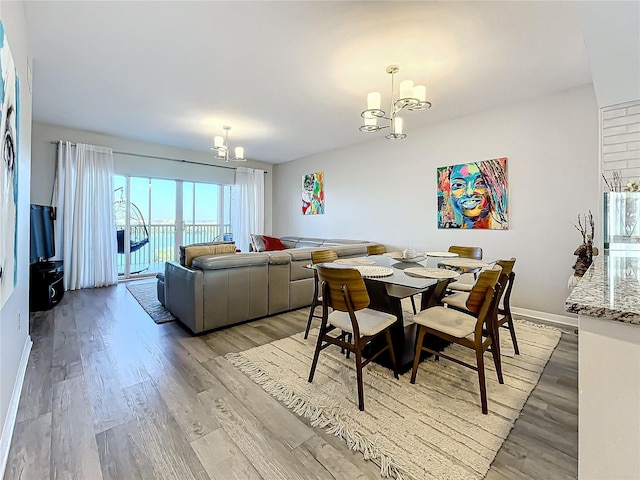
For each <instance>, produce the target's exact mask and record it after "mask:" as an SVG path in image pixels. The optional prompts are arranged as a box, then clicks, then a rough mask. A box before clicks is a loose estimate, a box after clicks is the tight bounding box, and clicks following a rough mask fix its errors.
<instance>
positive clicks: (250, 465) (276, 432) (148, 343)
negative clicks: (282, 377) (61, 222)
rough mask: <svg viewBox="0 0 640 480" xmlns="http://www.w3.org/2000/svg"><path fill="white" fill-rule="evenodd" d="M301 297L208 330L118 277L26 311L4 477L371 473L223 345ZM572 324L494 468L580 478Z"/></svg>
mask: <svg viewBox="0 0 640 480" xmlns="http://www.w3.org/2000/svg"><path fill="white" fill-rule="evenodd" d="M307 312H308V310H307V309H302V310H298V311H295V312H289V313H287V314H283V315H278V316H275V317H270V318H265V319H261V320H257V321H253V322H250V323H246V324H243V325H239V326H235V327H232V328H228V329H224V330H221V331H217V332H213V333H210V334H206V335H202V336H197V337H196V336H192V335H190V334H189V333H188V332H187V331H186V330H184V329H183V328H181V327H180V326H179V325H178V324H177V323H174V322H171V323H165V324H162V325H156V324H155V323H153V321H152V320H151V319H150V318H149V317H148V316H147V314H146V313H145V312H144V310H142V308H141V307H140V306H139V305H138V303H137V302H136V301H135V299H133V297H132V296H131V294H130V293H129V292H128V290H127V289H126V288H125V286H124V285H119V286H117V287H108V288H101V289H94V290H81V291H76V292H67V293H66V294H65V296H64V299H63V301H62V302H61V303H60V305H58V306H57V307H56V308H54V309H53V310H50V311H48V312H38V313H36V314H32V316H31V338H32V340H33V349H32V352H31V355H30V358H29V364H28V369H27V374H26V377H25V381H24V386H23V391H22V396H21V399H20V404H19V409H18V416H17V423H16V427H15V431H14V435H13V441H12V444H11V449H10V452H9V459H8V463H7V468H6V471H5V476H4V478H5V480H14V479H21V480H31V479H33V480H42V479H46V478H51V479H67V478H68V479H80V480H83V479H87V480H94V479H95V480H98V479H105V480H106V479H114V480H115V479H117V480H124V479H127V480H129V479H133V480H135V479H171V480H175V479H180V480H183V479H185V480H187V479H198V480H208V479H216V480H217V479H220V480H227V479H232V478H238V479H267V480H272V479H305V480H306V479H350V480H351V479H376V478H379V475H378V468H377V467H376V466H375V465H374V464H372V463H371V462H367V461H365V460H364V459H363V458H362V456H361V454H360V453H357V452H353V451H351V450H349V449H348V448H347V447H346V445H345V444H343V443H342V441H340V440H338V439H337V438H335V437H333V436H331V435H328V434H325V433H324V432H323V431H322V430H320V429H317V428H313V427H311V426H310V425H309V424H308V422H307V421H305V420H303V419H300V417H298V416H296V415H295V414H293V413H291V412H290V411H289V410H287V408H285V407H284V406H282V405H280V404H279V403H278V402H277V401H276V400H274V399H273V398H272V397H270V396H269V395H268V394H266V393H265V392H263V391H262V389H261V388H260V387H258V386H257V385H255V384H254V383H253V382H251V381H250V380H248V379H247V377H245V375H244V374H242V373H240V372H239V371H238V370H236V369H235V368H233V367H231V366H230V365H229V364H228V363H227V362H226V361H225V360H224V359H220V358H219V357H220V356H222V355H224V354H226V353H228V352H236V351H242V350H245V349H248V348H251V347H254V346H256V345H261V344H264V343H268V342H271V341H273V340H276V339H279V338H283V337H286V336H289V335H292V334H294V333H297V332H300V331H302V330H304V327H305V324H306V318H307ZM577 396H578V394H577V336H576V335H575V333H574V331H573V329H565V331H563V334H562V340H561V341H560V344H559V346H558V347H557V349H556V351H555V352H554V353H553V356H552V357H551V360H550V362H549V363H548V365H547V367H546V368H545V371H544V374H543V376H542V378H541V380H540V383H539V384H538V386H537V387H536V389H535V390H534V392H533V393H532V395H531V397H530V398H529V400H528V401H527V404H526V405H525V407H524V410H523V412H522V416H521V417H520V418H519V419H518V421H517V422H516V424H515V427H514V429H513V430H512V431H511V433H510V435H509V437H508V438H507V441H506V442H505V443H504V445H503V446H502V448H501V450H500V451H499V453H498V455H497V457H496V459H495V461H494V463H493V465H492V468H491V471H490V472H489V473H488V475H487V478H488V479H497V480H502V479H518V478H522V479H540V478H545V479H564V478H576V477H577V444H578V435H577V425H578V418H577V409H578V398H577Z"/></svg>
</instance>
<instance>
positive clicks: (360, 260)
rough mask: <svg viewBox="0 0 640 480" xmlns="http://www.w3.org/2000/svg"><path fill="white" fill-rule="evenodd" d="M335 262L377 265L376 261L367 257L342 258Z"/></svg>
mask: <svg viewBox="0 0 640 480" xmlns="http://www.w3.org/2000/svg"><path fill="white" fill-rule="evenodd" d="M333 263H339V264H341V265H375V263H376V262H375V261H374V260H368V259H366V258H340V259H338V260H336V261H335V262H333Z"/></svg>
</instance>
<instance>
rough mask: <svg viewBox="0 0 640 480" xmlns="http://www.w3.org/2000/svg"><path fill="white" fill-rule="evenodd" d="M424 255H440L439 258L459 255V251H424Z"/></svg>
mask: <svg viewBox="0 0 640 480" xmlns="http://www.w3.org/2000/svg"><path fill="white" fill-rule="evenodd" d="M423 255H426V256H427V257H439V258H455V257H457V256H458V254H457V253H453V252H424V254H423Z"/></svg>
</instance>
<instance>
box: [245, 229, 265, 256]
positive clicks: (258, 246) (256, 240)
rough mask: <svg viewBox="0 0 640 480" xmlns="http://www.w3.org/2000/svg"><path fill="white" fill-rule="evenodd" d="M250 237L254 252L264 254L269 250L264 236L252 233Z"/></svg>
mask: <svg viewBox="0 0 640 480" xmlns="http://www.w3.org/2000/svg"><path fill="white" fill-rule="evenodd" d="M249 237H250V239H251V248H253V251H254V252H264V251H265V250H266V249H267V246H266V245H265V244H264V238H263V235H258V234H257V233H252V234H251V235H249Z"/></svg>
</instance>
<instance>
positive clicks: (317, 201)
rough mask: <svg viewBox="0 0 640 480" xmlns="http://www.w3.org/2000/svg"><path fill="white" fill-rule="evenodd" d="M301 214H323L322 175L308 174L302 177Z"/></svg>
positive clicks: (317, 173)
mask: <svg viewBox="0 0 640 480" xmlns="http://www.w3.org/2000/svg"><path fill="white" fill-rule="evenodd" d="M302 213H303V215H320V214H323V213H324V173H323V172H316V173H308V174H306V175H303V176H302Z"/></svg>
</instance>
